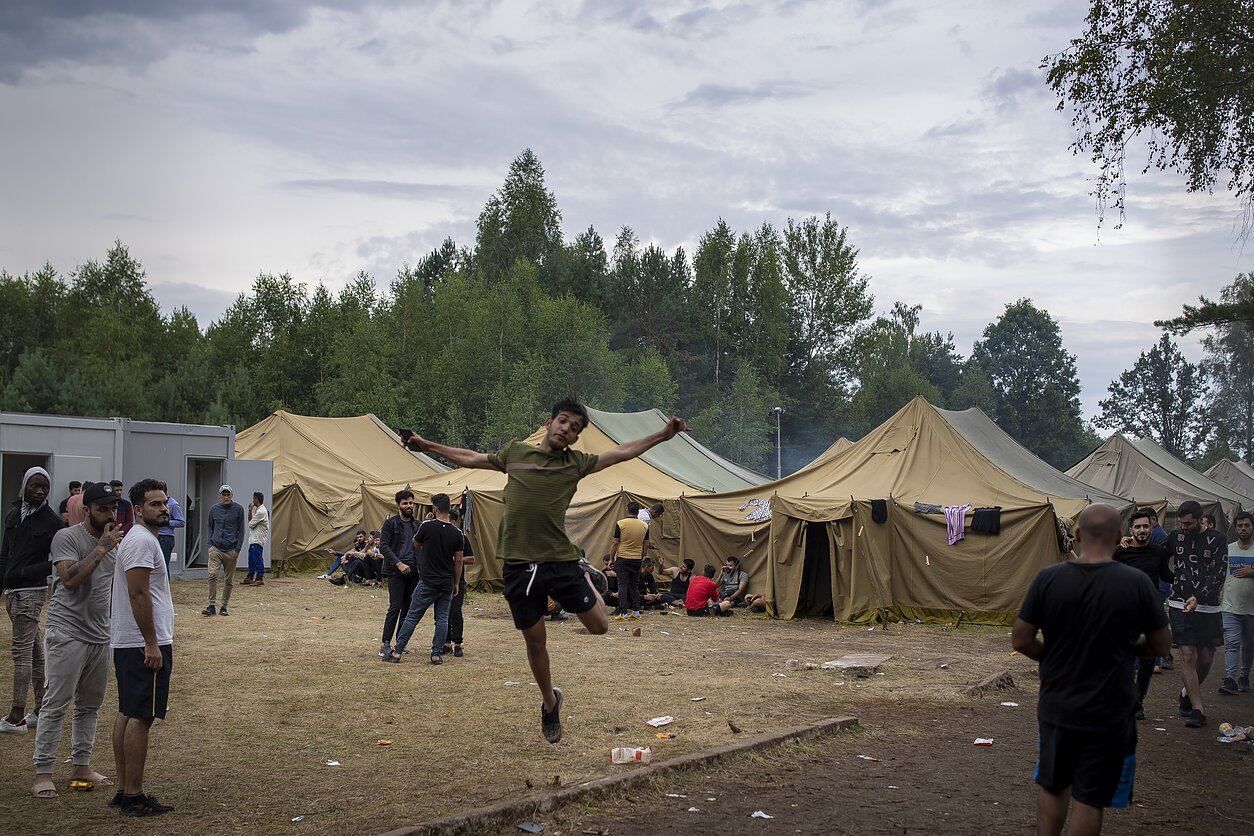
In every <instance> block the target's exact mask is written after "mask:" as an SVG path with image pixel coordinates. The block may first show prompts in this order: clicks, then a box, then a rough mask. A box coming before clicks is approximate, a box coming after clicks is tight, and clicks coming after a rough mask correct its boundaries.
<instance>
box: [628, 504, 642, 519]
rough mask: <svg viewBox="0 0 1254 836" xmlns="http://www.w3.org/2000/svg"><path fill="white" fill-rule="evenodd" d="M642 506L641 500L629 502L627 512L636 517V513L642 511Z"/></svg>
mask: <svg viewBox="0 0 1254 836" xmlns="http://www.w3.org/2000/svg"><path fill="white" fill-rule="evenodd" d="M640 508H641V505H640V503H639V502H628V503H627V513H628V514H631V515H632V516H633V517H634V516H635V515H636V514H639V513H640Z"/></svg>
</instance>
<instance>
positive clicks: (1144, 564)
mask: <svg viewBox="0 0 1254 836" xmlns="http://www.w3.org/2000/svg"><path fill="white" fill-rule="evenodd" d="M1153 528H1154V526H1153V518H1152V517H1151V516H1150V513H1149V512H1148V511H1147V510H1145V509H1144V508H1142V509H1140V510H1138V511H1133V512H1132V516H1131V518H1130V519H1129V521H1128V536H1127V537H1124V538H1123V539H1122V540H1121V541H1119V548H1117V549H1115V556H1114V559H1115V561H1116V562H1118V563H1124V564H1126V565H1128V566H1131V567H1132V568H1133V569H1140V570H1141V571H1142V572H1144V573H1145V574H1146V575H1148V576H1149V579H1150V580H1151V581H1152V582H1153V584H1154V588H1155V589H1157V588H1158V585H1159V584H1160V583H1162V582H1166V583H1167V584H1168V585H1170V584H1171V566H1170V563H1171V554H1170V553H1169V552H1168V551H1167V549H1166V547H1165V546H1153V545H1150V533H1151V532H1152V531H1153ZM1153 673H1154V665H1153V663H1151V662H1150V660H1148V659H1138V660H1137V671H1136V689H1137V703H1136V719H1138V720H1144V719H1145V708H1144V703H1145V695H1146V694H1147V693H1149V686H1150V679H1151V677H1152V676H1153Z"/></svg>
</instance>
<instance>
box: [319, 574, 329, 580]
mask: <svg viewBox="0 0 1254 836" xmlns="http://www.w3.org/2000/svg"><path fill="white" fill-rule="evenodd" d="M326 579H327V576H326V574H325V573H323V574H321V575H319V576H318V580H320V581H325V580H326Z"/></svg>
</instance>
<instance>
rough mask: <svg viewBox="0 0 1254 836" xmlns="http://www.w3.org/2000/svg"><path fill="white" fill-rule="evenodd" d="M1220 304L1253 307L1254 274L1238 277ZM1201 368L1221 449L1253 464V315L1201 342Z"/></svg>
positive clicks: (1223, 326) (1225, 325)
mask: <svg viewBox="0 0 1254 836" xmlns="http://www.w3.org/2000/svg"><path fill="white" fill-rule="evenodd" d="M1220 300H1221V302H1220V304H1228V305H1233V304H1239V300H1246V304H1249V305H1251V307H1254V273H1242V274H1240V275H1238V276H1237V277H1236V279H1235V280H1233V282H1232V284H1230V285H1228V286H1226V287H1225V288H1224V289H1223V290H1222V291H1221V293H1220ZM1203 345H1205V347H1206V356H1205V358H1203V360H1202V366H1203V368H1204V369H1205V371H1206V373H1207V375H1208V377H1209V378H1210V381H1211V385H1212V388H1213V390H1214V397H1213V399H1212V401H1211V403H1212V409H1211V417H1212V419H1213V421H1214V424H1215V426H1216V428H1217V429H1218V431H1219V432H1218V433H1217V435H1221V436H1223V441H1224V442H1225V445H1226V446H1227V447H1228V448H1229V449H1231V450H1232V451H1233V452H1235V453H1237V454H1238V455H1240V456H1242V457H1243V458H1244V459H1245V460H1246V461H1247V462H1250V463H1254V312H1252V315H1250V316H1248V317H1247V319H1246V320H1244V321H1234V322H1227V323H1222V324H1218V325H1217V326H1216V327H1215V329H1214V331H1213V333H1211V334H1209V335H1208V336H1207V337H1206V339H1205V340H1204V342H1203Z"/></svg>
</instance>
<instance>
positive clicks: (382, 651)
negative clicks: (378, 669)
mask: <svg viewBox="0 0 1254 836" xmlns="http://www.w3.org/2000/svg"><path fill="white" fill-rule="evenodd" d="M391 655H392V645H390V644H381V645H379V658H380V659H386V658H388V657H389V656H391Z"/></svg>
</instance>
